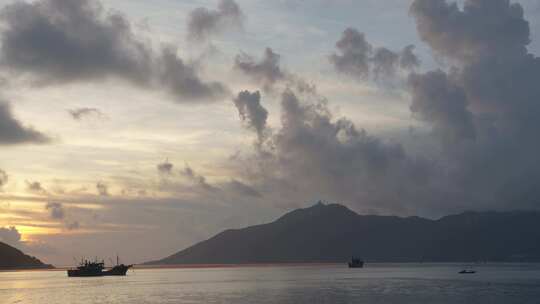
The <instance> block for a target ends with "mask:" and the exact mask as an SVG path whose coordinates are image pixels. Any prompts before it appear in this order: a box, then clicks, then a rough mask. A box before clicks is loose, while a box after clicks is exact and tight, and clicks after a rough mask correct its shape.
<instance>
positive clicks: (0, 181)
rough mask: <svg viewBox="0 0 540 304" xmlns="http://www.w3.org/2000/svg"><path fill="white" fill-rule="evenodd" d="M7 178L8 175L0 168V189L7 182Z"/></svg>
mask: <svg viewBox="0 0 540 304" xmlns="http://www.w3.org/2000/svg"><path fill="white" fill-rule="evenodd" d="M8 180H9V176H8V175H7V173H6V171H4V170H1V169H0V189H2V187H4V185H5V184H7V182H8Z"/></svg>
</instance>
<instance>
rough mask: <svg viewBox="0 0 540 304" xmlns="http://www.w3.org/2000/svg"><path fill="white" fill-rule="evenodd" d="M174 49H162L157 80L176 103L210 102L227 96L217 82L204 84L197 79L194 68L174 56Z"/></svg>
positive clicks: (223, 87)
mask: <svg viewBox="0 0 540 304" xmlns="http://www.w3.org/2000/svg"><path fill="white" fill-rule="evenodd" d="M176 53H177V52H176V49H175V48H172V47H165V48H163V49H162V52H161V57H160V65H159V70H160V72H159V76H158V77H159V80H160V82H161V84H162V85H163V86H165V88H167V89H168V91H169V92H171V93H172V94H173V96H176V97H177V99H176V100H177V101H178V102H186V101H189V100H206V101H212V100H216V99H219V98H220V97H223V96H225V95H227V94H228V89H227V88H226V87H225V85H223V84H222V83H219V82H215V81H214V82H205V81H203V80H201V79H200V78H199V76H198V75H197V72H196V70H195V68H194V67H193V66H191V65H187V64H185V63H184V61H183V60H182V59H181V58H180V57H178V55H177V54H176Z"/></svg>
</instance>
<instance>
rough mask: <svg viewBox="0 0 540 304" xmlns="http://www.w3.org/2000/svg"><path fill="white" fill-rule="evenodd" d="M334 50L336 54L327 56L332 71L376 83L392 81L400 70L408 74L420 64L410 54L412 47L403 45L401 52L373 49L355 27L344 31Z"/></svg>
mask: <svg viewBox="0 0 540 304" xmlns="http://www.w3.org/2000/svg"><path fill="white" fill-rule="evenodd" d="M336 48H337V52H336V53H333V54H332V55H330V57H329V60H330V63H331V64H332V65H333V66H334V68H335V70H336V71H338V72H340V73H343V74H345V75H349V76H352V77H354V78H357V79H361V80H367V79H369V78H370V77H371V76H374V78H375V79H376V80H380V79H384V78H391V77H394V76H395V75H396V73H397V72H398V70H399V69H402V70H405V71H408V70H411V69H414V68H416V67H418V66H419V64H420V60H419V59H418V58H417V57H416V55H415V54H414V53H413V50H414V46H413V45H409V46H406V47H405V48H404V49H403V50H402V51H401V52H394V51H392V50H389V49H388V48H385V47H378V48H374V47H373V46H372V45H371V43H369V42H368V41H367V40H366V37H365V34H364V33H361V32H360V31H358V30H357V29H355V28H347V29H345V31H344V32H343V34H342V35H341V38H340V39H339V40H338V41H337V42H336ZM372 74H373V75H372Z"/></svg>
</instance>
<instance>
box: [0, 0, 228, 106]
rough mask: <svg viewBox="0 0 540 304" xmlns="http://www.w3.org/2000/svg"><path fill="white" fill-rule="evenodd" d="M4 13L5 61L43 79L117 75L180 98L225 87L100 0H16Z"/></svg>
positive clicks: (205, 95)
mask: <svg viewBox="0 0 540 304" xmlns="http://www.w3.org/2000/svg"><path fill="white" fill-rule="evenodd" d="M0 18H1V22H2V23H3V30H2V38H1V39H2V46H1V50H2V55H1V60H0V63H1V64H2V66H3V67H4V68H6V69H8V70H11V71H13V72H18V73H25V74H31V75H32V76H33V77H34V78H35V80H36V81H37V82H38V83H39V84H41V85H45V84H49V83H67V82H73V81H86V80H102V79H105V78H108V77H116V78H120V79H124V80H127V81H129V82H131V83H133V84H136V85H139V86H142V87H158V88H162V89H165V90H166V91H168V92H169V93H171V94H173V96H175V97H176V99H177V101H179V102H185V101H189V100H193V99H203V100H206V99H215V98H217V97H218V96H221V94H223V93H224V89H223V86H222V85H220V84H217V83H206V82H204V81H203V80H201V79H200V78H199V76H198V75H197V72H196V71H195V69H194V68H193V67H192V66H190V65H187V64H185V63H184V62H183V61H182V59H180V58H179V57H178V56H177V54H176V51H175V50H173V49H171V48H168V47H165V48H163V49H162V51H161V52H157V53H155V52H154V51H153V50H152V47H151V46H150V45H148V44H147V43H146V42H143V41H141V40H139V39H138V38H137V37H136V35H135V34H134V32H133V29H132V26H131V23H130V22H129V20H127V19H126V18H125V17H124V16H123V15H121V14H119V13H110V12H106V11H105V10H104V9H103V7H102V6H101V4H100V2H99V1H97V0H79V1H70V0H40V1H36V2H32V3H27V2H16V3H13V4H10V5H7V6H5V7H4V8H3V9H2V11H1V13H0Z"/></svg>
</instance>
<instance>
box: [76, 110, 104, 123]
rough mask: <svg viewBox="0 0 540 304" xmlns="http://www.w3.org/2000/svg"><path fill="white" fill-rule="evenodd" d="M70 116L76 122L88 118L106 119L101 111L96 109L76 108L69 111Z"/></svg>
mask: <svg viewBox="0 0 540 304" xmlns="http://www.w3.org/2000/svg"><path fill="white" fill-rule="evenodd" d="M68 113H69V115H70V116H71V117H72V118H73V119H75V120H82V119H84V118H87V117H91V116H94V117H105V114H103V112H101V110H99V109H96V108H76V109H71V110H68Z"/></svg>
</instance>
